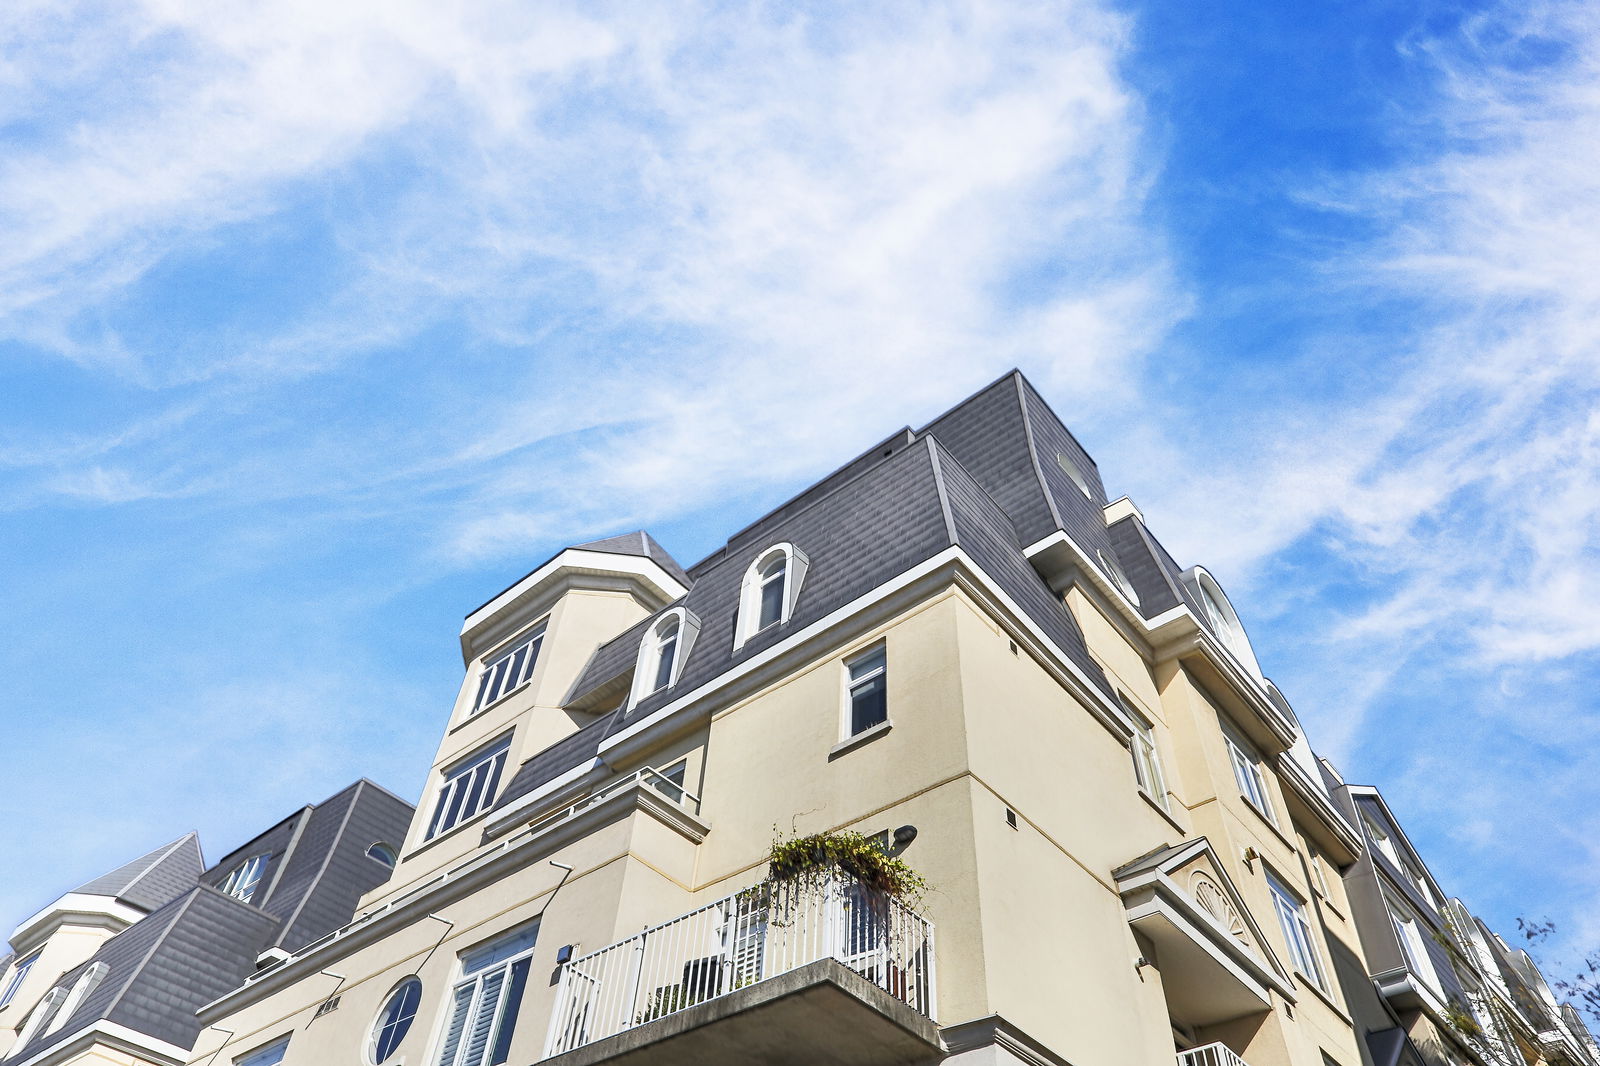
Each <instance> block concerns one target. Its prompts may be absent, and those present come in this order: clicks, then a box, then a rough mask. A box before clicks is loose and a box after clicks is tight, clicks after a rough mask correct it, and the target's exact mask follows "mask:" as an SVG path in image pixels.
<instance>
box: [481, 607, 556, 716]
mask: <svg viewBox="0 0 1600 1066" xmlns="http://www.w3.org/2000/svg"><path fill="white" fill-rule="evenodd" d="M543 644H544V623H542V622H541V623H539V626H538V627H537V628H536V629H534V631H533V632H532V633H529V634H528V635H527V636H525V637H523V638H522V639H521V640H519V641H517V642H516V644H514V645H512V646H511V647H510V648H508V649H506V650H505V651H504V652H502V653H500V654H499V655H497V656H495V657H494V658H493V659H491V660H489V661H488V662H487V663H485V664H484V667H483V673H482V674H481V675H479V681H478V694H477V696H476V697H475V698H474V699H473V701H472V710H473V712H474V713H476V712H478V711H481V710H482V709H483V708H485V707H487V706H489V704H491V703H493V702H494V701H495V700H497V699H499V698H500V697H501V696H505V695H508V694H509V693H511V692H513V691H515V690H516V689H517V688H519V687H520V686H522V685H524V684H526V683H527V682H528V680H529V679H530V678H532V677H533V668H534V666H535V664H537V663H538V661H539V648H540V646H541V645H543Z"/></svg>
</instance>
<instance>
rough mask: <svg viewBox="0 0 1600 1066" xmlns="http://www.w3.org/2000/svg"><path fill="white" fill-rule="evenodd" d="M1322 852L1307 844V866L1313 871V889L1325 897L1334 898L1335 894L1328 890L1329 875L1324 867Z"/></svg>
mask: <svg viewBox="0 0 1600 1066" xmlns="http://www.w3.org/2000/svg"><path fill="white" fill-rule="evenodd" d="M1323 861H1324V860H1323V858H1322V853H1321V852H1320V851H1318V850H1317V849H1316V848H1314V847H1312V846H1311V845H1310V844H1307V845H1306V868H1307V869H1309V870H1310V871H1311V890H1312V891H1313V892H1315V893H1316V894H1317V895H1319V896H1321V897H1322V898H1323V899H1332V898H1333V895H1332V893H1331V892H1330V891H1329V890H1328V875H1327V872H1326V871H1325V870H1324V868H1323Z"/></svg>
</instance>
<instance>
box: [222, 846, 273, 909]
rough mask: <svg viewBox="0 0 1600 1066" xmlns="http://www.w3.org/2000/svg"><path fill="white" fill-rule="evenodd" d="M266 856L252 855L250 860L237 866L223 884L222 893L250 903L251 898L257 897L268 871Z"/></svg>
mask: <svg viewBox="0 0 1600 1066" xmlns="http://www.w3.org/2000/svg"><path fill="white" fill-rule="evenodd" d="M267 858H268V856H266V855H252V856H250V858H248V859H246V860H245V861H244V862H241V863H240V864H239V865H238V866H235V867H234V868H233V870H232V871H231V872H230V873H229V874H228V879H227V880H226V881H224V882H222V886H221V887H222V891H224V892H226V893H227V894H228V895H230V896H232V897H233V898H234V899H239V900H243V901H244V902H246V903H249V902H250V897H251V896H253V895H255V892H256V886H257V885H259V884H260V883H261V875H262V874H263V873H265V872H266V869H267Z"/></svg>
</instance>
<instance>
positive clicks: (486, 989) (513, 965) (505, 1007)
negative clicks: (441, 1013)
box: [435, 925, 539, 1066]
mask: <svg viewBox="0 0 1600 1066" xmlns="http://www.w3.org/2000/svg"><path fill="white" fill-rule="evenodd" d="M538 936H539V928H538V926H537V925H535V926H531V927H529V928H526V929H523V930H520V931H519V932H516V933H513V934H511V935H510V936H507V937H504V938H502V939H500V940H497V941H495V942H494V943H493V944H490V945H489V946H487V947H483V948H479V949H478V950H476V951H473V952H470V953H468V954H466V955H464V956H462V959H461V980H460V981H459V982H457V984H456V986H455V988H454V989H452V990H451V993H450V1006H449V1017H448V1020H447V1021H446V1023H445V1028H444V1036H443V1040H442V1043H441V1044H440V1046H439V1057H438V1059H437V1060H435V1061H436V1063H437V1066H499V1064H500V1063H503V1062H505V1061H506V1060H507V1059H508V1058H509V1057H510V1055H511V1037H512V1034H513V1032H514V1030H515V1029H516V1024H517V1009H518V1007H520V1006H521V1003H522V991H523V988H524V987H525V986H526V985H527V983H528V966H529V964H530V963H531V962H532V956H533V945H534V942H535V941H536V940H537V939H538Z"/></svg>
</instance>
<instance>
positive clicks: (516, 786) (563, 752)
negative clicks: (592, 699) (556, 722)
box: [494, 711, 617, 810]
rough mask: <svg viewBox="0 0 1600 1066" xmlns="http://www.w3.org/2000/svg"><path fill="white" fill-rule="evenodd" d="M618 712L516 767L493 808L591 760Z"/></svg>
mask: <svg viewBox="0 0 1600 1066" xmlns="http://www.w3.org/2000/svg"><path fill="white" fill-rule="evenodd" d="M616 717H617V714H616V712H615V711H613V712H612V713H610V714H606V715H602V716H601V717H599V718H597V719H595V720H594V721H593V722H590V723H588V724H587V725H585V726H584V727H583V728H582V729H580V730H578V731H577V732H576V733H573V734H572V735H571V736H568V737H565V738H563V739H561V740H558V741H556V742H555V743H554V744H552V745H551V746H550V747H548V748H546V749H544V750H543V751H541V752H539V753H538V754H537V755H535V756H533V757H532V758H530V759H528V760H527V761H526V762H524V763H523V764H522V765H521V766H519V767H517V772H516V774H515V775H514V776H513V777H512V778H511V781H510V782H509V783H508V784H507V785H506V787H505V788H503V789H501V790H500V795H499V797H498V798H496V800H495V804H494V805H495V809H496V810H499V809H500V808H503V807H508V806H510V805H511V804H512V803H514V802H516V801H517V800H519V799H521V798H522V797H523V796H526V795H528V794H529V793H530V792H533V791H534V790H535V789H537V788H539V786H541V785H543V784H546V783H547V782H550V781H554V780H555V779H556V778H558V777H560V776H561V775H562V774H564V773H566V772H567V771H568V770H572V769H574V768H576V767H579V766H582V765H584V764H585V763H588V762H592V761H593V760H594V757H595V756H596V755H598V754H599V753H600V741H602V740H604V739H605V738H606V737H607V736H608V735H610V729H611V726H612V725H613V723H614V722H615V720H616Z"/></svg>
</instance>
